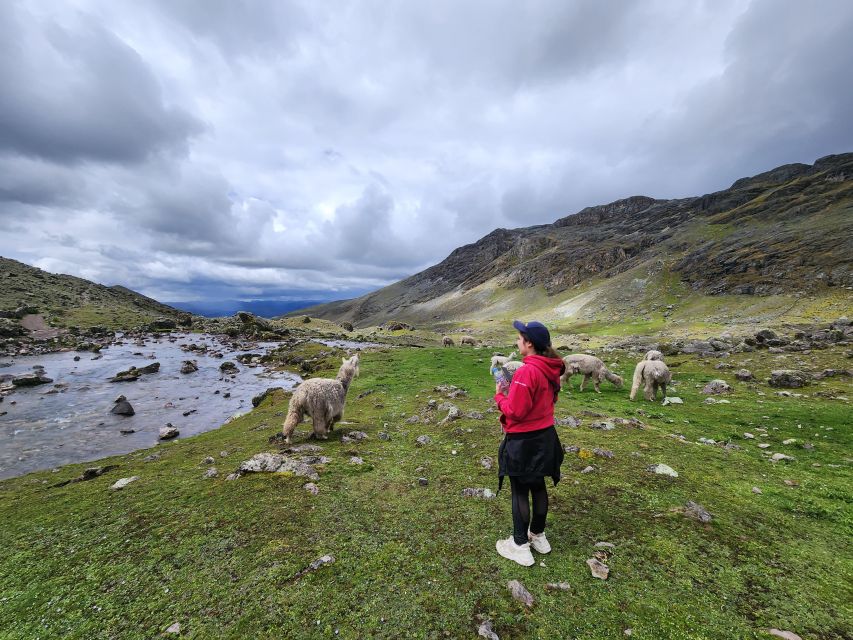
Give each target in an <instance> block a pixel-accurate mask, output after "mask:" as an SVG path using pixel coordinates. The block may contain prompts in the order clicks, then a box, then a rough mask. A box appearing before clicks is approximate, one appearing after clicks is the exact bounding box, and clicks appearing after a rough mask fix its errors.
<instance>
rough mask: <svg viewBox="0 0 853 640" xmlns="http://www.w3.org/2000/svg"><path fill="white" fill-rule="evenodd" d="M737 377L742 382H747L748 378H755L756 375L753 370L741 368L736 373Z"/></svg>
mask: <svg viewBox="0 0 853 640" xmlns="http://www.w3.org/2000/svg"><path fill="white" fill-rule="evenodd" d="M735 378H737V379H738V380H740V381H741V382H747V381H748V380H754V379H755V376H753V375H752V371H750V370H749V369H739V370H738V371H737V372H736V373H735Z"/></svg>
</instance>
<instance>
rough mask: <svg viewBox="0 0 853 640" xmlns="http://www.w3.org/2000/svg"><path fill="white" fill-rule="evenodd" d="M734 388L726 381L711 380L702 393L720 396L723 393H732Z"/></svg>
mask: <svg viewBox="0 0 853 640" xmlns="http://www.w3.org/2000/svg"><path fill="white" fill-rule="evenodd" d="M731 391H732V387H731V385H729V383H728V382H726V381H725V380H719V379H717V380H711V382H709V383H708V384H706V385H705V386H704V387H703V388H702V393H706V394H713V395H719V394H721V393H731Z"/></svg>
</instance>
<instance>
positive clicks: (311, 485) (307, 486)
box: [302, 482, 320, 496]
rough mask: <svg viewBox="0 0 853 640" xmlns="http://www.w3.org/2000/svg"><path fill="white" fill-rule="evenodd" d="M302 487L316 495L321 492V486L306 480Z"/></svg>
mask: <svg viewBox="0 0 853 640" xmlns="http://www.w3.org/2000/svg"><path fill="white" fill-rule="evenodd" d="M302 488H303V489H305V491H307V492H308V493H310V494H311V495H314V496H316V495H317V494H319V493H320V487H318V486H317V485H316V484H314V483H313V482H306V483H305V484H303V485H302Z"/></svg>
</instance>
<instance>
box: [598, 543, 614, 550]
mask: <svg viewBox="0 0 853 640" xmlns="http://www.w3.org/2000/svg"><path fill="white" fill-rule="evenodd" d="M595 548H596V549H615V548H616V545H615V544H613V543H612V542H603V541H602V542H596V543H595Z"/></svg>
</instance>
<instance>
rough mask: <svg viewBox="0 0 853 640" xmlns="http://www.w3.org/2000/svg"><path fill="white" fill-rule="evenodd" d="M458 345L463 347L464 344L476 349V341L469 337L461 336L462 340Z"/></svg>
mask: <svg viewBox="0 0 853 640" xmlns="http://www.w3.org/2000/svg"><path fill="white" fill-rule="evenodd" d="M459 344H460V345H462V346H463V347H464V346H465V345H466V344H470V345H471V346H472V347H476V346H477V341H476V340H475V339H474V338H472V337H471V336H462V339H461V340H460V341H459Z"/></svg>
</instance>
